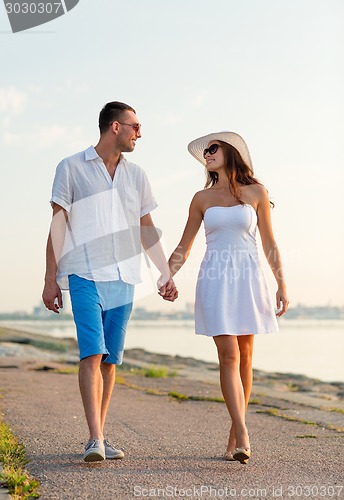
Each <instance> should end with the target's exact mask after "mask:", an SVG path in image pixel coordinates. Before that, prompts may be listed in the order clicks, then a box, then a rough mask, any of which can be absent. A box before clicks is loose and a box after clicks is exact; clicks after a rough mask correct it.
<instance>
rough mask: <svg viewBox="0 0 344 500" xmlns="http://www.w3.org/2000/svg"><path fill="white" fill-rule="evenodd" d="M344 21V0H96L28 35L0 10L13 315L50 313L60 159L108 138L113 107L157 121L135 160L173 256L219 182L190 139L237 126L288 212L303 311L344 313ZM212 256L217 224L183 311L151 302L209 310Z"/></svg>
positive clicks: (293, 286)
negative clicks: (48, 277) (103, 131)
mask: <svg viewBox="0 0 344 500" xmlns="http://www.w3.org/2000/svg"><path fill="white" fill-rule="evenodd" d="M343 20H344V3H343V1H342V0H329V1H326V2H325V1H323V0H303V1H302V2H300V1H299V0H288V1H278V2H277V1H276V0H261V1H259V2H258V1H257V0H243V1H240V2H238V1H235V0H212V1H210V0H207V1H205V0H197V1H196V0H187V1H185V0H174V1H173V2H171V1H170V2H161V0H145V1H142V0H134V1H131V2H117V1H113V0H103V1H102V2H95V1H91V0H81V1H80V2H79V4H78V5H77V6H76V7H75V8H74V9H73V10H72V11H71V12H69V13H68V15H64V16H62V17H60V18H59V19H56V20H55V21H52V22H50V23H49V24H46V25H43V26H40V27H37V28H34V29H32V30H28V31H26V32H22V33H17V34H12V33H11V31H10V26H9V21H8V19H7V17H6V12H5V9H4V7H3V6H2V7H1V6H0V42H1V44H2V49H1V54H0V60H1V80H0V142H1V183H0V189H1V195H0V207H1V235H2V238H1V283H2V291H1V303H0V310H1V311H18V310H23V311H29V312H30V311H31V310H32V308H33V307H34V306H36V305H37V304H39V302H40V297H41V291H42V284H43V276H44V269H45V242H46V238H47V234H48V229H49V224H50V219H51V207H50V205H49V199H50V195H51V185H52V181H53V177H54V173H55V168H56V165H57V163H58V162H59V161H60V160H61V159H62V158H64V157H66V156H69V155H71V154H73V153H75V152H77V151H80V150H82V149H86V148H87V147H88V146H89V145H90V144H93V145H95V144H96V143H97V141H98V137H99V132H98V125H97V121H98V114H99V111H100V109H101V107H102V106H103V105H104V104H105V103H106V102H108V101H111V100H120V101H124V102H126V103H128V104H130V105H131V106H133V107H134V108H135V109H136V111H137V116H138V119H139V121H140V122H141V123H142V139H140V140H138V142H137V144H136V148H135V151H134V152H133V153H128V154H126V156H127V158H128V160H130V161H133V162H135V163H137V164H139V165H140V166H142V167H143V168H144V169H145V171H146V173H147V175H148V177H149V179H150V181H151V184H152V188H153V192H154V195H155V198H156V200H157V202H158V204H159V207H158V208H157V209H156V210H155V211H154V212H153V213H152V216H153V219H154V221H155V223H156V225H157V226H158V227H159V228H161V229H162V231H163V239H164V246H165V249H166V254H167V256H169V254H170V253H171V251H172V250H173V249H174V247H175V246H176V245H177V243H178V241H179V239H180V237H181V233H182V230H183V227H184V224H185V221H186V218H187V212H188V207H189V204H190V201H191V198H192V196H193V194H194V193H195V192H196V191H198V190H200V189H202V188H203V185H204V171H203V169H202V166H201V165H200V164H199V163H198V162H197V161H196V160H194V159H193V158H192V157H191V155H190V154H189V153H188V152H187V149H186V146H187V144H188V142H190V141H191V140H192V139H194V138H196V137H198V136H200V135H204V134H206V133H210V132H216V131H221V130H231V131H235V132H238V133H239V134H241V135H242V136H243V137H244V138H245V140H246V142H247V144H248V147H249V149H250V152H251V156H252V160H253V166H254V169H255V174H256V176H257V177H258V178H259V179H260V180H261V181H262V183H263V184H264V185H265V186H266V187H267V189H268V191H269V195H270V197H271V199H272V200H273V202H274V203H275V205H276V206H275V208H274V209H273V226H274V232H275V236H276V239H277V242H278V245H279V247H280V250H281V254H282V257H283V261H284V267H285V272H286V277H287V285H288V292H289V296H290V305H291V306H295V305H296V304H297V303H303V304H308V305H311V304H319V305H322V304H332V305H344V298H343V292H342V290H343V283H342V282H343V276H344V261H343V258H342V249H343V247H344V224H343V207H342V203H343V194H342V190H343V185H344V161H343V160H344V153H343V149H342V148H341V144H342V142H343V125H344V118H343V117H344V105H343V90H342V89H343V88H344V78H343V77H344V53H343V52H344V48H343V47H344V32H343V29H342V28H343ZM203 253H204V235H203V227H201V230H200V232H199V235H198V237H197V240H196V242H195V245H194V248H193V251H192V254H191V256H190V258H189V261H188V262H187V264H186V265H185V266H184V268H183V270H182V271H181V272H180V274H179V275H177V277H176V282H177V285H178V288H179V293H180V298H179V299H178V302H175V303H174V304H169V303H164V302H163V301H162V300H161V298H160V297H158V296H157V295H156V293H153V292H150V293H149V294H148V292H147V294H148V295H147V294H146V297H145V298H144V299H143V300H140V302H139V305H141V306H144V307H148V308H151V309H159V308H164V309H178V308H184V307H185V304H186V303H187V302H193V301H194V288H195V281H196V276H197V271H198V267H199V264H200V260H201V258H202V255H203ZM266 269H267V273H268V274H269V283H270V284H271V290H272V293H273V292H274V287H275V285H274V280H273V279H272V275H271V272H270V271H269V270H268V268H266ZM137 305H138V304H137Z"/></svg>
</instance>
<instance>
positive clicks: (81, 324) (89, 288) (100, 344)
mask: <svg viewBox="0 0 344 500" xmlns="http://www.w3.org/2000/svg"><path fill="white" fill-rule="evenodd" d="M68 281H69V292H70V297H71V302H72V310H73V315H74V322H75V325H76V333H77V337H78V344H79V349H80V360H81V359H84V358H87V357H88V356H93V355H95V354H102V355H103V361H104V362H106V363H111V364H114V365H120V364H121V363H122V359H123V351H124V340H125V334H126V327H127V323H128V320H129V317H130V313H131V310H132V307H133V298H134V285H130V284H128V283H124V281H122V280H116V281H97V282H95V281H91V280H87V279H85V278H80V277H79V276H77V275H76V274H72V275H70V276H68Z"/></svg>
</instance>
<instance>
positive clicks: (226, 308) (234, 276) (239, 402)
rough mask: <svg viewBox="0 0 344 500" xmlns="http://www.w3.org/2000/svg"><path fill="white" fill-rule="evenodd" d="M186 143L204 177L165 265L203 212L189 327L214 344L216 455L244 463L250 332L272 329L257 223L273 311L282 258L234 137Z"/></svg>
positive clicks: (244, 152) (281, 288) (281, 294)
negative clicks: (225, 431)
mask: <svg viewBox="0 0 344 500" xmlns="http://www.w3.org/2000/svg"><path fill="white" fill-rule="evenodd" d="M188 150H189V152H190V153H191V154H192V155H193V156H194V157H195V158H196V159H197V160H198V161H199V162H201V163H202V164H203V165H205V167H206V174H207V181H206V185H205V189H204V190H203V191H199V192H197V193H196V194H195V196H194V198H193V200H192V202H191V205H190V211H189V218H188V221H187V223H186V226H185V229H184V233H183V236H182V239H181V240H180V243H179V245H178V246H177V248H176V249H175V251H174V252H173V253H172V255H171V257H170V259H169V266H170V269H171V273H172V276H173V275H174V274H176V272H177V271H178V270H179V269H180V268H181V267H182V265H183V264H184V262H185V261H186V259H187V257H188V255H189V253H190V250H191V247H192V244H193V241H194V239H195V236H196V234H197V232H198V230H199V228H200V225H201V223H202V220H203V221H204V227H205V235H206V242H207V250H206V253H205V256H204V259H203V261H202V264H201V268H200V272H199V275H198V281H197V287H196V303H195V323H196V334H199V335H208V336H210V337H213V338H214V341H215V344H216V347H217V351H218V357H219V363H220V383H221V390H222V394H223V397H224V399H225V402H226V406H227V408H228V411H229V414H230V416H231V420H232V425H231V429H230V433H229V439H228V445H227V450H226V453H225V456H224V458H225V459H226V460H238V461H239V462H241V463H247V461H248V459H249V458H250V455H251V449H250V442H249V435H248V431H247V428H246V423H245V413H246V409H247V405H248V401H249V398H250V393H251V388H252V350H253V338H254V335H255V334H258V333H274V332H277V331H278V324H277V320H276V314H275V312H274V306H273V303H272V302H271V299H270V296H269V291H268V287H267V284H266V280H265V277H264V274H263V271H262V268H261V264H260V262H259V257H258V253H257V246H256V228H257V227H258V229H259V232H260V236H261V240H262V244H263V249H264V253H265V256H266V258H267V260H268V263H269V265H270V267H271V270H272V272H273V274H274V276H275V279H276V282H277V287H278V288H277V293H276V306H277V309H278V312H277V316H282V314H284V313H285V312H286V310H287V308H288V298H287V292H286V285H285V281H284V277H283V270H282V263H281V258H280V253H279V250H278V248H277V245H276V242H275V239H274V235H273V231H272V226H271V218H270V201H269V198H268V194H267V191H266V189H265V188H264V186H263V185H262V184H260V183H259V182H258V180H257V179H256V178H255V177H254V175H253V169H252V163H251V158H250V154H249V151H248V148H247V146H246V143H245V141H244V140H243V139H242V137H240V136H239V135H238V134H236V133H234V132H219V133H213V134H209V135H207V136H204V137H200V138H198V139H196V140H194V141H192V142H191V143H190V144H189V146H188ZM166 298H167V300H168V297H166Z"/></svg>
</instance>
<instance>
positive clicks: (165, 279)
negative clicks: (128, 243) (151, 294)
mask: <svg viewBox="0 0 344 500" xmlns="http://www.w3.org/2000/svg"><path fill="white" fill-rule="evenodd" d="M140 233H141V243H142V246H143V248H144V249H145V251H146V253H147V255H148V257H149V258H150V259H151V260H152V262H153V264H154V265H155V266H156V267H157V269H158V270H159V271H160V273H161V277H160V278H159V281H158V283H157V286H158V289H159V293H160V295H162V296H164V298H165V299H166V300H170V301H171V302H173V301H174V300H175V299H176V298H177V297H178V291H177V289H176V286H175V284H174V282H173V280H172V277H171V273H170V269H169V267H168V264H167V260H166V257H165V254H164V251H163V249H162V245H161V243H160V237H159V234H158V231H157V229H156V227H155V226H154V223H153V220H152V217H151V215H150V214H147V215H144V216H143V217H141V219H140Z"/></svg>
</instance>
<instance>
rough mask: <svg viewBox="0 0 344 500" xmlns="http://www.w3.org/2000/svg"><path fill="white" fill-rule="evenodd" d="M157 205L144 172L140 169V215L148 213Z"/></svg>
mask: <svg viewBox="0 0 344 500" xmlns="http://www.w3.org/2000/svg"><path fill="white" fill-rule="evenodd" d="M157 206H158V204H157V202H156V201H155V199H154V196H153V193H152V188H151V185H150V183H149V180H148V177H147V175H146V173H145V172H144V171H143V170H142V185H141V207H140V217H143V216H144V215H147V214H149V213H150V212H151V211H152V210H154V209H155V208H156V207H157Z"/></svg>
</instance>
